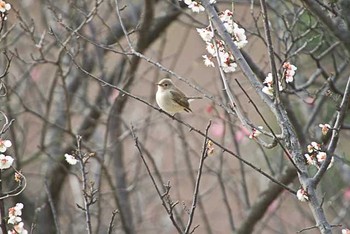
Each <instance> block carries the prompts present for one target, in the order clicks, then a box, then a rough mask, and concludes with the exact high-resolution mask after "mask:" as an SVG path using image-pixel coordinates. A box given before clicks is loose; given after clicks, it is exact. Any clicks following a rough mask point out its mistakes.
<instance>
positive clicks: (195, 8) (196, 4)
mask: <svg viewBox="0 0 350 234" xmlns="http://www.w3.org/2000/svg"><path fill="white" fill-rule="evenodd" d="M183 2H184V3H185V4H186V5H187V6H188V8H189V9H191V10H192V12H195V13H199V12H202V11H204V10H205V9H204V7H203V6H202V4H201V2H200V1H197V0H194V1H193V0H183ZM209 3H210V4H214V3H216V0H210V1H209Z"/></svg>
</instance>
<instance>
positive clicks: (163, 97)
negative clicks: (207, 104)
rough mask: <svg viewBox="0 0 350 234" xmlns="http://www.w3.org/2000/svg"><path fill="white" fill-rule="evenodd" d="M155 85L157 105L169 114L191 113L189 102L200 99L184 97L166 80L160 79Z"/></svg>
mask: <svg viewBox="0 0 350 234" xmlns="http://www.w3.org/2000/svg"><path fill="white" fill-rule="evenodd" d="M157 85H158V91H157V94H156V101H157V104H158V106H159V107H160V108H161V109H162V110H164V111H166V112H168V113H169V114H175V113H178V112H182V111H186V112H192V110H191V108H190V103H189V101H191V100H192V99H201V97H186V95H185V94H184V93H183V92H181V90H179V89H178V88H177V87H176V86H175V85H174V84H173V82H172V81H171V80H170V79H168V78H165V79H162V80H161V81H159V83H157Z"/></svg>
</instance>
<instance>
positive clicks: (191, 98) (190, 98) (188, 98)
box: [187, 97, 203, 101]
mask: <svg viewBox="0 0 350 234" xmlns="http://www.w3.org/2000/svg"><path fill="white" fill-rule="evenodd" d="M202 98H203V97H187V100H189V101H190V100H194V99H202Z"/></svg>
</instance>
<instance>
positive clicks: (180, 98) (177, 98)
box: [170, 91, 192, 112]
mask: <svg viewBox="0 0 350 234" xmlns="http://www.w3.org/2000/svg"><path fill="white" fill-rule="evenodd" d="M178 92H181V91H178ZM178 92H174V91H170V93H171V95H172V99H173V100H174V102H176V103H177V104H179V105H180V106H183V107H184V108H185V111H187V112H190V111H192V110H191V108H190V103H189V102H188V100H187V97H186V96H185V95H184V94H182V95H181V94H180V93H178Z"/></svg>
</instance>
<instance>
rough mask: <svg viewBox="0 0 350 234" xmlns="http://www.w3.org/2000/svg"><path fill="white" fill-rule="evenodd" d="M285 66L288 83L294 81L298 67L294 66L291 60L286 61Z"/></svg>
mask: <svg viewBox="0 0 350 234" xmlns="http://www.w3.org/2000/svg"><path fill="white" fill-rule="evenodd" d="M283 68H284V69H285V71H284V72H285V77H286V82H287V83H290V82H293V80H294V75H295V71H296V70H297V67H296V66H294V65H293V64H290V63H289V62H285V63H284V64H283Z"/></svg>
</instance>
